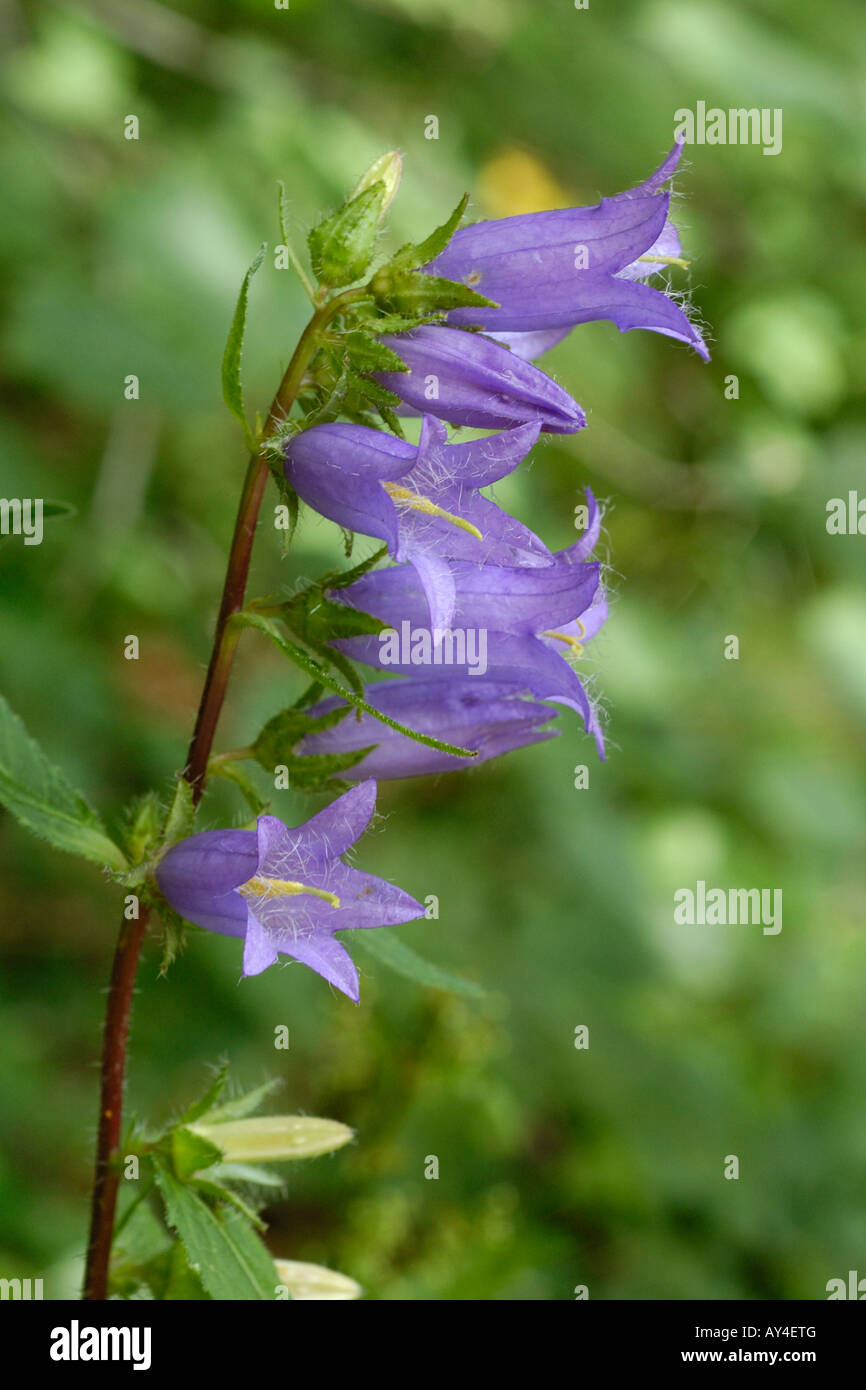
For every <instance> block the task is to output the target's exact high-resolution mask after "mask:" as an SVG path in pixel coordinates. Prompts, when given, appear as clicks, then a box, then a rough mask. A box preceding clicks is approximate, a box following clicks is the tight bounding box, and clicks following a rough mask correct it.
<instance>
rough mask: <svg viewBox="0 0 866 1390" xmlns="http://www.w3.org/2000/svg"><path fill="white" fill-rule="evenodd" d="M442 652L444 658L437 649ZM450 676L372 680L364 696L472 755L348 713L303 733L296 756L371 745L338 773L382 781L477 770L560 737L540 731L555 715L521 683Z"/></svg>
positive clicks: (323, 707)
mask: <svg viewBox="0 0 866 1390" xmlns="http://www.w3.org/2000/svg"><path fill="white" fill-rule="evenodd" d="M439 650H440V654H441V653H443V648H442V647H440V649H439ZM450 674H451V679H450V680H439V679H435V678H434V679H430V678H428V677H427V676H426V675H420V676H414V677H410V678H409V679H408V680H385V681H376V682H375V683H374V684H372V685H368V686H366V687H365V689H364V699H365V700H367V702H368V703H369V704H371V705H373V706H374V707H375V708H376V709H378V710H380V711H381V712H382V713H383V714H387V715H388V716H389V717H390V718H391V719H396V720H397V721H398V722H399V723H401V724H404V725H407V726H408V727H409V728H411V729H417V730H418V731H419V732H420V733H422V734H430V735H431V736H432V737H433V738H437V739H439V740H440V742H443V743H451V744H457V745H458V747H460V748H471V749H472V751H473V752H474V753H475V754H476V757H474V758H458V757H454V756H452V755H451V754H448V753H442V752H440V751H439V750H438V749H436V748H427V747H425V745H424V744H421V743H416V742H415V741H414V739H410V738H406V736H405V735H404V734H401V733H398V732H397V731H396V730H394V729H390V728H389V727H388V726H387V725H385V724H381V723H380V722H379V721H378V720H377V719H374V718H373V716H372V715H369V714H365V715H363V716H362V717H361V718H360V719H355V718H352V717H351V716H349V717H347V718H345V719H342V720H341V721H340V723H339V724H336V725H334V726H333V727H332V728H330V729H325V730H323V731H322V732H320V733H314V734H306V735H305V736H304V738H303V739H302V740H301V741H300V743H298V744H297V745H296V747H295V753H296V754H299V755H301V756H304V755H306V754H311V753H350V752H354V751H355V750H357V749H360V748H369V747H370V746H371V745H375V746H374V747H372V750H371V752H369V753H368V754H367V756H366V757H365V758H363V759H362V760H361V762H359V763H356V764H355V766H354V767H350V768H348V769H343V770H342V771H341V772H340V773H339V774H338V775H339V776H340V777H342V778H343V779H344V780H346V781H355V780H356V779H358V778H362V777H375V778H377V779H378V780H379V781H382V780H383V779H394V778H398V777H423V776H425V775H426V774H428V773H433V772H453V771H455V770H456V769H457V768H469V767H476V766H477V765H478V764H479V763H485V762H489V760H490V759H491V758H499V757H501V756H502V754H503V753H510V752H511V751H512V750H513V749H515V748H526V747H528V746H529V744H532V743H541V742H543V741H544V740H545V739H548V738H555V737H556V736H557V733H558V730H556V729H547V728H544V727H543V726H544V725H546V724H549V723H550V721H551V719H552V718H555V717H556V716H555V713H554V711H553V710H551V709H550V707H549V706H547V705H542V704H539V703H538V702H537V701H535V700H531V699H526V698H525V697H524V696H523V694H522V692H521V690H520V687H519V686H515V685H509V684H508V683H504V682H501V681H494V680H485V681H481V682H480V681H478V680H477V679H474V678H473V676H472V675H471V674H469V675H467V674H465V672H460V671H454V669H453V668H451V672H450ZM342 703H343V702H342V701H341V700H339V699H328V700H322V701H321V702H320V703H319V704H317V705H315V706H313V708H312V709H310V710H308V711H307V713H309V714H311V715H323V714H329V713H330V712H331V710H334V709H337V708H339V706H340V705H341V704H342Z"/></svg>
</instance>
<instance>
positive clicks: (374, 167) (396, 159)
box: [351, 150, 403, 221]
mask: <svg viewBox="0 0 866 1390" xmlns="http://www.w3.org/2000/svg"><path fill="white" fill-rule="evenodd" d="M402 177H403V156H402V155H401V153H400V151H399V150H389V151H388V153H387V154H380V155H379V158H378V159H375V160H374V161H373V163H372V164H371V165H370V167H369V169H368V170H367V172H366V174H364V175H363V176H362V177H361V179H360V180H359V182H358V184H357V185H356V187H355V188H354V189H353V190H352V194H351V197H352V198H357V196H358V194H359V193H363V192H364V190H365V189H366V188H370V187H372V185H373V184H374V183H383V184H384V185H385V197H384V199H383V200H382V206H381V208H380V210H379V220H380V221H381V219H382V218H383V217H384V216H385V213H386V212H387V211H388V208H389V207H390V206H391V204H392V202H393V201H394V198H395V197H396V194H397V189H398V188H399V187H400V180H401V178H402Z"/></svg>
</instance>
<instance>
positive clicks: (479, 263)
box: [425, 144, 709, 360]
mask: <svg viewBox="0 0 866 1390" xmlns="http://www.w3.org/2000/svg"><path fill="white" fill-rule="evenodd" d="M681 153H682V145H680V144H676V145H675V146H674V148H673V150H672V151H671V153H670V154H669V155H668V157H667V158H666V159H665V160H664V162H663V163H662V164H661V165H660V167H659V168H658V169H657V170H656V171H655V173H654V174H651V175H650V177H649V178H648V179H647V180H646V181H645V182H644V183H642V184H640V185H638V187H637V188H633V189H631V190H630V191H629V192H627V193H621V194H619V195H617V196H616V197H613V198H602V200H601V202H600V203H596V204H594V205H593V206H591V207H581V208H559V209H554V210H552V211H549V212H533V213H525V214H523V215H521V216H518V217H506V218H501V219H498V220H495V221H488V222H475V223H473V224H472V225H470V226H468V227H462V228H461V229H460V230H459V231H457V232H455V234H454V236H453V237H452V238H451V241H450V242H449V243H448V245H447V246H446V248H445V250H444V251H442V252H441V253H440V255H438V256H437V257H436V258H435V260H433V261H431V262H430V264H429V265H428V266H426V267H425V268H426V269H427V270H428V271H429V272H430V273H431V274H433V275H439V276H444V277H445V278H447V279H449V280H458V281H461V282H462V283H463V284H465V285H468V286H470V287H471V288H472V289H475V290H477V291H478V292H479V294H483V295H484V296H485V297H486V298H487V299H492V300H494V301H495V302H496V304H497V305H498V306H499V307H498V308H495V309H494V308H460V309H453V310H452V311H451V312H450V314H449V315H448V321H449V323H452V324H458V325H462V326H466V325H474V326H475V327H478V328H482V329H484V330H486V331H489V332H491V333H494V334H496V335H499V334H502V335H503V341H505V342H507V343H508V344H509V346H510V347H511V348H512V349H513V350H514V351H516V352H517V353H518V354H519V355H520V356H523V357H530V356H537V355H538V354H539V353H540V352H542V351H544V350H545V348H546V347H551V346H552V345H553V343H554V342H556V341H557V340H558V338H557V335H559V336H564V334H565V333H566V332H568V330H569V329H571V328H573V327H574V326H575V325H576V324H579V323H588V322H590V321H591V320H594V319H611V320H612V321H613V322H614V323H615V324H616V326H617V327H618V328H619V329H620V330H621V331H622V332H625V331H627V330H628V329H630V328H647V329H650V330H652V331H653V332H655V333H662V334H665V335H666V336H668V337H671V338H677V339H679V340H680V341H681V342H684V343H688V344H689V345H690V346H691V347H693V348H694V349H695V351H696V352H697V353H698V354H699V355H700V356H701V357H703V358H704V359H705V360H706V359H708V358H709V353H708V352H707V349H706V346H705V344H704V341H703V338H702V337H701V334H700V332H699V331H698V329H697V328H696V327H695V326H694V324H692V323H691V322H690V321H689V319H688V318H687V316H686V314H685V313H684V312H683V310H682V309H681V308H680V307H679V305H678V304H676V303H675V302H674V300H673V299H671V298H670V297H669V295H667V294H665V293H664V292H662V291H660V290H657V289H654V288H653V287H652V286H650V285H648V284H645V283H644V280H645V279H646V278H649V277H650V276H651V275H652V274H653V273H654V272H656V271H658V270H661V269H663V267H664V266H665V265H666V264H670V263H671V262H672V261H673V262H675V261H678V260H679V258H680V250H681V248H680V244H679V238H678V236H677V233H676V230H675V228H674V227H673V225H672V224H671V223H670V221H669V220H668V211H669V206H670V194H669V193H662V192H659V189H660V188H661V187H662V185H663V184H664V183H666V182H667V180H668V179H669V178H670V177H671V175H672V174H673V172H674V169H675V168H676V165H677V163H678V161H679V158H680V154H681ZM539 333H541V334H543V335H544V336H543V337H542V338H538V337H537V336H535V337H534V338H533V340H532V341H529V340H523V341H521V338H520V337H519V336H518V337H517V338H515V335H523V334H532V335H538V334H539Z"/></svg>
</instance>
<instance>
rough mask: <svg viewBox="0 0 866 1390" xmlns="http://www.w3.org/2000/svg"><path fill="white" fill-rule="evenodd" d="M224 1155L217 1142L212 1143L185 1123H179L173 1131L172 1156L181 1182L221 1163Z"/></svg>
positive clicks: (176, 1173)
mask: <svg viewBox="0 0 866 1390" xmlns="http://www.w3.org/2000/svg"><path fill="white" fill-rule="evenodd" d="M222 1156H223V1155H222V1149H218V1148H217V1146H216V1144H211V1143H210V1141H209V1140H208V1139H204V1138H203V1137H202V1135H200V1134H196V1133H195V1132H194V1131H193V1130H191V1129H187V1128H186V1127H185V1126H184V1125H178V1126H177V1127H176V1128H175V1129H173V1130H172V1131H171V1158H172V1163H173V1164H174V1171H175V1175H176V1176H177V1177H178V1178H180V1180H181V1182H186V1180H187V1179H188V1178H191V1177H192V1175H193V1173H198V1172H199V1171H200V1169H202V1168H210V1167H211V1165H212V1164H214V1163H219V1161H220V1159H221V1158H222Z"/></svg>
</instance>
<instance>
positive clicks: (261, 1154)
mask: <svg viewBox="0 0 866 1390" xmlns="http://www.w3.org/2000/svg"><path fill="white" fill-rule="evenodd" d="M190 1128H191V1129H194V1130H195V1132H196V1134H199V1135H201V1137H202V1138H203V1139H207V1140H208V1141H209V1142H210V1143H211V1144H215V1145H216V1147H217V1148H218V1149H220V1150H221V1152H222V1155H223V1159H224V1160H225V1162H227V1163H261V1162H265V1161H267V1160H274V1159H283V1158H315V1157H316V1156H317V1154H327V1153H331V1152H333V1150H334V1149H341V1148H342V1147H343V1145H344V1144H348V1142H349V1140H350V1139H352V1138H353V1136H354V1130H351V1129H349V1127H348V1125H341V1124H340V1123H339V1121H338V1120H318V1119H315V1118H314V1117H313V1116H310V1115H262V1116H258V1117H257V1118H253V1119H249V1120H226V1121H225V1122H224V1123H222V1124H212V1125H200V1124H196V1125H191V1126H190Z"/></svg>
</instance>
